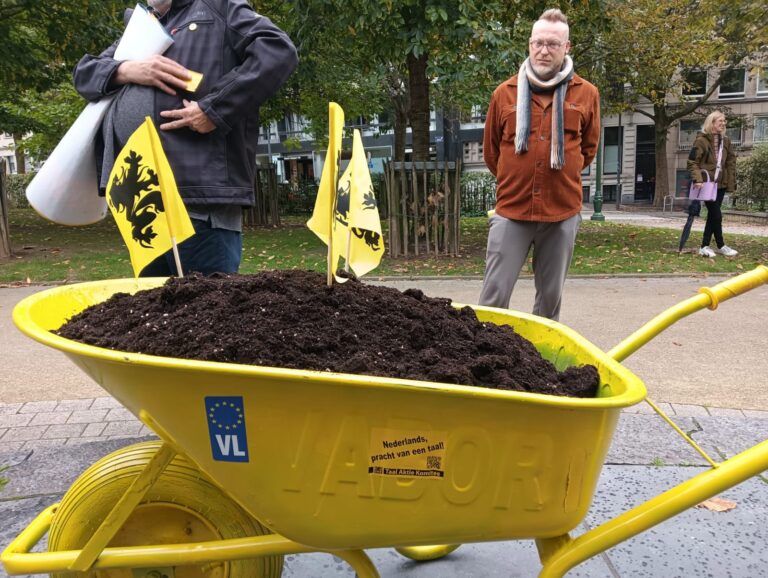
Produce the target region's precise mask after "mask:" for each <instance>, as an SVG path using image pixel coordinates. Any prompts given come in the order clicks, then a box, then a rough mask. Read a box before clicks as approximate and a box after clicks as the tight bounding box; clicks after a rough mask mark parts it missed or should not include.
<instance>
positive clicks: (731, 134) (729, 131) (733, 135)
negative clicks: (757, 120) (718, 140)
mask: <svg viewBox="0 0 768 578" xmlns="http://www.w3.org/2000/svg"><path fill="white" fill-rule="evenodd" d="M725 136H727V137H728V138H730V139H731V144H732V145H733V146H741V125H739V126H733V127H730V126H729V127H728V128H726V129H725Z"/></svg>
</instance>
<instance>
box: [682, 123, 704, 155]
mask: <svg viewBox="0 0 768 578" xmlns="http://www.w3.org/2000/svg"><path fill="white" fill-rule="evenodd" d="M701 125H702V121H700V120H698V119H687V120H681V121H680V138H679V140H678V148H680V149H689V148H691V147H692V146H693V141H695V140H696V135H697V134H698V133H699V131H701Z"/></svg>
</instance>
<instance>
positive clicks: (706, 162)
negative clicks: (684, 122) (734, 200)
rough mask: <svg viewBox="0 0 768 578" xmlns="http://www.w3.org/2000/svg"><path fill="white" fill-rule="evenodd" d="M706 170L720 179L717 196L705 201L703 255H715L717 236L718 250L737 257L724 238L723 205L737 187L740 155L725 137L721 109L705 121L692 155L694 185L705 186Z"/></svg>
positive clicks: (689, 161)
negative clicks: (711, 244)
mask: <svg viewBox="0 0 768 578" xmlns="http://www.w3.org/2000/svg"><path fill="white" fill-rule="evenodd" d="M703 171H706V172H707V173H709V176H710V178H711V180H713V181H716V182H717V198H716V199H715V200H713V201H705V204H706V205H707V223H706V225H705V226H704V236H703V237H702V239H701V248H700V249H699V255H702V256H703V257H714V256H715V252H714V251H713V250H712V249H711V248H710V246H709V244H710V243H711V242H712V235H714V236H715V243H716V244H717V252H718V253H720V254H721V255H725V256H726V257H734V256H736V255H738V251H734V250H733V249H731V248H730V247H729V246H728V245H726V244H725V241H724V240H723V214H722V212H721V211H720V207H721V206H722V204H723V197H724V196H725V193H726V192H734V191H735V190H736V156H735V155H734V154H733V147H732V145H731V139H730V138H728V137H727V136H725V115H724V114H723V113H722V112H720V111H719V110H716V111H714V112H712V113H710V114H709V116H708V117H707V119H706V120H705V121H704V126H703V127H702V132H700V133H699V134H698V136H697V137H696V140H695V141H694V143H693V148H692V149H691V154H690V155H688V172H689V173H690V175H691V182H692V186H693V187H697V188H701V185H702V182H703V181H704V180H705V179H704V175H703V174H702V172H703Z"/></svg>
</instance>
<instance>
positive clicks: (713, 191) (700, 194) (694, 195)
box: [688, 138, 725, 201]
mask: <svg viewBox="0 0 768 578" xmlns="http://www.w3.org/2000/svg"><path fill="white" fill-rule="evenodd" d="M723 141H725V138H721V139H720V147H719V149H718V151H717V167H716V168H715V178H714V179H710V178H709V173H708V172H707V171H705V170H703V169H702V171H701V175H702V176H704V175H706V177H707V180H706V181H704V182H703V183H701V186H700V187H694V186H693V185H694V183H693V181H691V188H690V189H689V190H688V198H689V199H691V200H692V201H714V200H715V199H717V177H719V176H720V162H721V161H722V160H723Z"/></svg>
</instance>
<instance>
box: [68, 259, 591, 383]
mask: <svg viewBox="0 0 768 578" xmlns="http://www.w3.org/2000/svg"><path fill="white" fill-rule="evenodd" d="M58 334H59V335H61V336H63V337H66V338H69V339H73V340H76V341H81V342H83V343H87V344H90V345H95V346H98V347H105V348H109V349H114V350H118V351H126V352H134V353H146V354H150V355H161V356H166V357H177V358H183V359H198V360H206V361H219V362H226V363H243V364H250V365H262V366H271V367H283V368H292V369H305V370H318V371H335V372H342V373H356V374H363V375H376V376H384V377H396V378H405V379H416V380H422V381H432V382H441V383H454V384H463V385H476V386H483V387H491V388H496V389H507V390H515V391H527V392H534V393H547V394H553V395H564V396H571V397H594V396H595V394H596V391H597V386H598V382H599V379H598V374H597V369H596V368H595V367H593V366H591V365H586V366H583V367H571V368H569V369H567V370H565V371H564V372H559V371H557V370H556V369H555V367H554V366H553V365H552V364H551V363H550V362H548V361H546V360H545V359H543V358H542V357H541V355H540V354H539V352H538V351H537V350H536V348H535V347H534V346H533V345H532V344H531V343H530V342H529V341H527V340H526V339H524V338H522V337H521V336H520V335H518V334H517V333H515V331H514V330H513V329H512V328H511V327H508V326H498V325H494V324H492V323H481V322H480V321H478V319H477V317H476V315H475V312H474V311H473V310H472V309H471V308H470V307H464V308H463V309H455V308H454V307H452V306H451V301H450V300H449V299H442V298H430V297H427V296H425V295H424V294H423V293H422V292H421V291H419V290H417V289H409V290H407V291H404V292H400V291H398V290H396V289H392V288H387V287H380V286H375V285H368V284H364V283H361V282H358V281H355V280H349V281H348V282H346V283H343V284H338V283H335V284H334V285H333V287H330V288H329V287H328V286H327V285H326V282H325V276H324V275H321V274H318V273H314V272H309V271H271V272H267V273H260V274H257V275H212V276H209V277H203V276H199V275H190V276H188V277H184V278H182V279H178V278H171V279H169V280H168V281H167V282H166V283H165V284H164V285H163V286H162V287H158V288H156V289H150V290H146V291H140V292H138V293H136V294H135V295H128V294H125V293H118V294H115V295H113V296H112V297H110V298H109V299H108V300H107V301H105V302H104V303H101V304H97V305H94V306H92V307H89V308H88V309H86V310H84V311H83V312H81V313H80V314H78V315H76V316H75V317H73V318H72V319H71V320H69V321H68V322H67V323H66V324H64V325H63V326H62V327H61V328H60V329H59V331H58Z"/></svg>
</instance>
